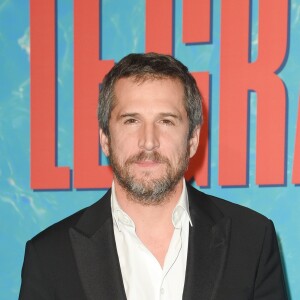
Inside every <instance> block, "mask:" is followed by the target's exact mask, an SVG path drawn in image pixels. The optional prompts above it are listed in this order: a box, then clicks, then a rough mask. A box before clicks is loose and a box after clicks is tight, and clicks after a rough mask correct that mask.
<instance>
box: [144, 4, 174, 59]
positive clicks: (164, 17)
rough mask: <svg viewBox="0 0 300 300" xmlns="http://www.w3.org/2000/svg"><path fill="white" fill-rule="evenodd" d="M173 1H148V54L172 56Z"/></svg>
mask: <svg viewBox="0 0 300 300" xmlns="http://www.w3.org/2000/svg"><path fill="white" fill-rule="evenodd" d="M172 31H173V0H163V1H161V0H146V52H158V53H164V54H172V46H173V44H172V41H173V34H172Z"/></svg>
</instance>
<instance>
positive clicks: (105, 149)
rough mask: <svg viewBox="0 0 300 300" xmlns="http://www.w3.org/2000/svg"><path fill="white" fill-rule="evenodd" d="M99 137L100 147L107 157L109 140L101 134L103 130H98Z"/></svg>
mask: <svg viewBox="0 0 300 300" xmlns="http://www.w3.org/2000/svg"><path fill="white" fill-rule="evenodd" d="M99 137H100V145H101V148H102V151H103V152H104V154H105V155H106V156H107V157H109V146H108V145H109V139H108V136H107V135H106V134H105V133H104V132H103V129H101V128H100V130H99Z"/></svg>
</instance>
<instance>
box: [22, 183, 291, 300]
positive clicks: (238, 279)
mask: <svg viewBox="0 0 300 300" xmlns="http://www.w3.org/2000/svg"><path fill="white" fill-rule="evenodd" d="M188 196H189V203H190V204H189V205H190V213H191V219H192V222H193V226H192V227H190V234H189V245H188V258H187V267H186V277H185V285H184V292H183V299H186V300H193V299H198V300H246V299H247V300H249V299H255V300H284V299H287V298H286V295H285V288H284V279H283V274H282V267H281V263H280V255H279V251H278V245H277V239H276V235H275V230H274V227H273V223H272V222H271V221H270V220H268V219H267V218H265V217H263V216H262V215H260V214H258V213H256V212H254V211H252V210H250V209H247V208H244V207H241V206H239V205H236V204H232V203H230V202H227V201H225V200H221V199H218V198H216V197H213V196H208V195H206V194H204V193H201V192H199V191H197V190H195V189H194V188H192V187H191V186H189V185H188ZM19 299H22V300H43V299H47V300H48V299H68V300H71V299H72V300H76V299H86V300H91V299H93V300H96V299H97V300H99V299H106V300H114V299H117V300H119V299H120V300H121V299H124V300H125V299H126V295H125V291H124V287H123V282H122V275H121V270H120V265H119V260H118V254H117V249H116V244H115V239H114V233H113V222H112V215H111V206H110V191H108V192H107V193H106V195H105V196H104V197H103V198H102V199H101V200H100V201H98V202H96V203H95V204H93V205H92V206H90V207H88V208H86V209H83V210H81V211H79V212H77V213H76V214H74V215H72V216H70V217H68V218H66V219H65V220H63V221H61V222H59V223H57V224H54V225H53V226H51V227H49V228H48V229H46V230H45V231H43V232H42V233H40V234H38V235H37V236H36V237H34V238H33V239H32V240H31V241H29V242H28V243H27V245H26V253H25V259H24V264H23V269H22V286H21V290H20V298H19ZM149 300H151V299H149ZM168 300H172V299H168Z"/></svg>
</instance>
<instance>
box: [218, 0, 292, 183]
mask: <svg viewBox="0 0 300 300" xmlns="http://www.w3.org/2000/svg"><path fill="white" fill-rule="evenodd" d="M237 12H238V13H237ZM249 15H250V1H235V0H227V1H223V2H222V16H221V21H222V25H221V74H220V77H221V80H220V148H219V149H220V154H219V163H220V169H219V172H220V173H219V183H220V185H245V184H246V183H247V182H246V166H247V146H249V145H247V135H248V133H247V124H248V117H247V113H248V101H247V100H248V99H247V97H248V96H247V94H248V91H249V90H255V91H256V92H257V94H258V97H257V98H258V102H257V142H256V144H257V145H256V182H257V184H260V185H269V184H283V183H284V171H285V170H284V167H285V113H286V93H285V86H284V84H283V82H282V81H281V79H280V78H279V77H278V76H277V75H276V74H275V72H276V70H278V69H279V67H280V66H281V64H282V63H283V60H284V58H285V53H286V47H287V29H288V25H287V24H288V20H287V18H288V0H278V1H272V0H265V1H259V20H258V24H259V32H258V57H257V60H256V61H255V62H252V63H249V62H248V57H249V32H250V30H249V26H250V20H249Z"/></svg>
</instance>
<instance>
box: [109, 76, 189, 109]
mask: <svg viewBox="0 0 300 300" xmlns="http://www.w3.org/2000/svg"><path fill="white" fill-rule="evenodd" d="M184 99H185V97H184V87H183V84H182V82H181V81H180V80H179V79H176V78H164V77H163V78H161V77H159V78H156V77H155V78H153V77H146V78H136V77H128V78H121V79H119V80H117V82H116V83H115V86H114V101H115V104H114V107H115V106H117V105H125V104H126V105H129V104H130V103H132V104H134V105H138V104H142V105H160V104H161V105H162V104H166V105H173V106H181V107H185V105H184Z"/></svg>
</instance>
